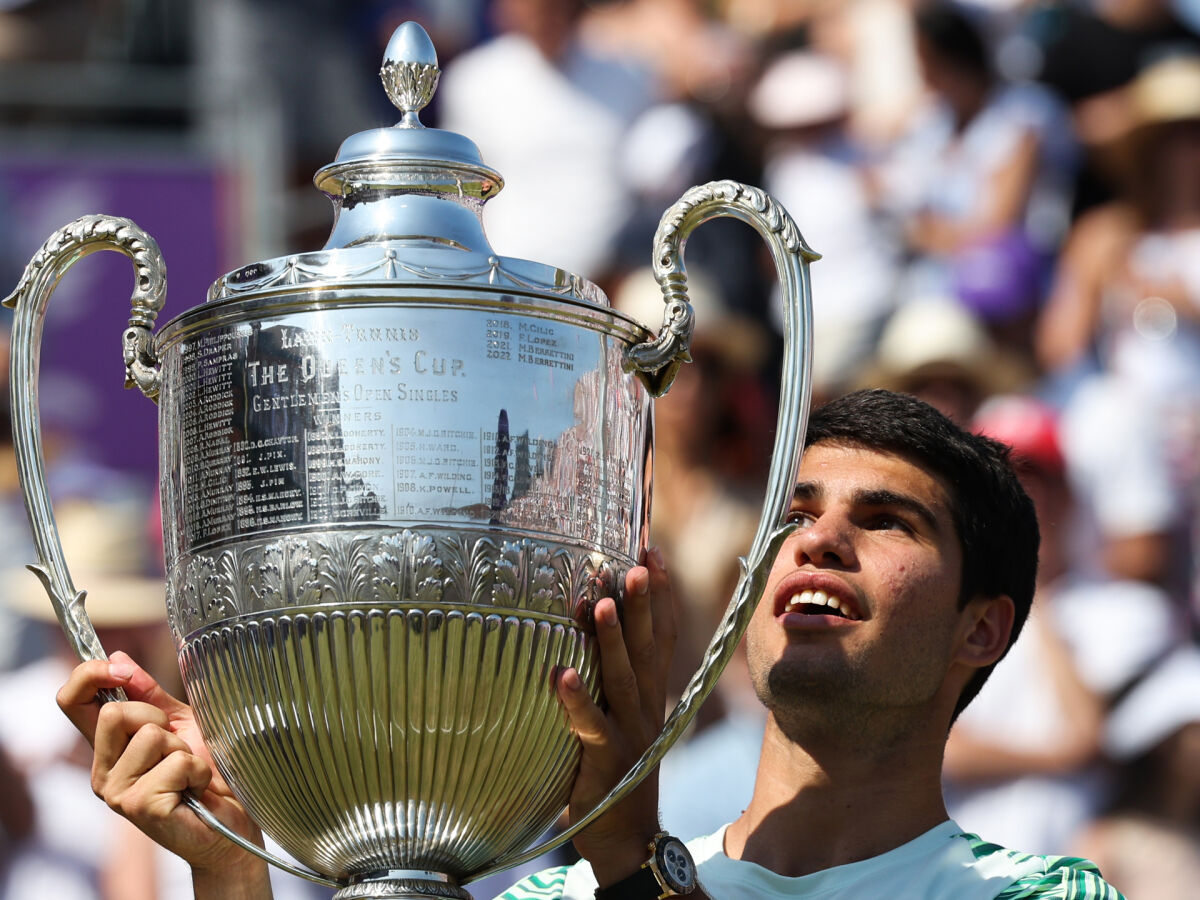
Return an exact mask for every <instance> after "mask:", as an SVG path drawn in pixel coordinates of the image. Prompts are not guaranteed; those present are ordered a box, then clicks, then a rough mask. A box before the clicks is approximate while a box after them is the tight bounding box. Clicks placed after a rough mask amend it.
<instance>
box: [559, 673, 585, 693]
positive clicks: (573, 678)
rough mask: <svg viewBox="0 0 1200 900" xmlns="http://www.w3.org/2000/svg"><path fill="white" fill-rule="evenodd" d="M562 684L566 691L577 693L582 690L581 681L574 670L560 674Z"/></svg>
mask: <svg viewBox="0 0 1200 900" xmlns="http://www.w3.org/2000/svg"><path fill="white" fill-rule="evenodd" d="M562 683H563V687H565V688H566V689H567V690H568V691H578V690H582V689H583V680H582V679H581V678H580V677H579V673H578V672H576V671H575V670H574V669H567V670H566V671H565V672H563V674H562Z"/></svg>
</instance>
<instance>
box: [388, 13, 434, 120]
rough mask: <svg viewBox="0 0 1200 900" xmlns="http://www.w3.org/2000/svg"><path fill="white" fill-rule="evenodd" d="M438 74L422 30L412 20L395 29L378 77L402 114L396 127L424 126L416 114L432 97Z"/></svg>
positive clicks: (431, 49)
mask: <svg viewBox="0 0 1200 900" xmlns="http://www.w3.org/2000/svg"><path fill="white" fill-rule="evenodd" d="M441 74H442V70H441V69H440V68H438V60H437V51H436V50H435V49H434V47H433V41H431V40H430V39H429V35H428V33H426V31H425V29H424V28H422V27H421V26H420V25H418V24H417V23H416V22H405V23H403V24H402V25H401V26H400V27H399V28H397V29H396V30H395V32H394V33H393V34H392V39H391V40H390V41H388V45H387V50H385V51H384V54H383V67H382V68H381V69H380V70H379V77H380V78H381V79H383V87H384V90H386V91H387V95H388V99H389V100H391V101H392V105H393V106H395V107H396V108H397V109H399V110H400V112H401V113H403V114H404V115H403V118H401V120H400V121H399V122H398V123H397V125H398V127H400V128H424V127H425V126H424V125H422V124H421V119H420V116H419V115H418V114H419V113H420V111H421V110H422V109H424V108H425V107H426V106H427V105H428V104H429V101H430V100H432V99H433V92H434V91H435V90H436V89H437V83H438V78H439V77H440V76H441Z"/></svg>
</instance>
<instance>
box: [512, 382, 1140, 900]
mask: <svg viewBox="0 0 1200 900" xmlns="http://www.w3.org/2000/svg"><path fill="white" fill-rule="evenodd" d="M807 442H808V446H807V450H806V451H805V455H804V461H803V465H802V466H801V469H800V477H799V480H798V482H797V485H796V491H795V499H794V502H793V505H792V512H791V515H790V519H791V521H793V522H795V523H796V525H797V526H798V528H797V530H796V531H795V533H794V534H792V535H791V537H790V538H789V539H788V541H787V543H786V544H785V545H784V547H783V550H782V551H781V552H780V554H779V556H778V558H777V559H776V562H775V566H774V568H773V570H772V573H771V577H770V580H769V582H768V586H767V590H766V593H765V594H764V596H763V598H762V601H761V602H760V604H759V607H758V610H757V611H756V613H755V615H754V618H753V620H752V622H751V624H750V629H749V631H748V634H747V656H748V661H749V665H750V674H751V678H752V680H753V682H754V687H755V691H756V692H757V694H758V697H759V699H760V700H761V701H762V703H763V704H764V705H765V706H766V708H767V714H768V715H767V726H766V733H765V736H764V740H763V748H762V755H761V757H760V760H759V764H758V772H757V778H756V782H755V787H754V792H753V795H752V797H751V799H750V804H749V806H748V807H747V808H746V810H745V812H743V813H742V815H741V816H739V817H738V818H737V819H735V820H734V821H733V822H732V823H731V824H729V825H728V826H726V827H725V828H723V829H721V830H720V831H718V832H717V833H716V834H714V835H712V836H710V837H706V838H700V839H698V840H695V841H692V842H691V845H690V848H691V852H692V854H693V856H694V858H695V861H696V863H697V866H698V874H699V881H700V884H701V886H702V888H703V889H704V891H705V892H706V893H707V894H708V895H709V896H710V897H713V898H717V900H724V898H746V900H749V898H785V897H786V898H809V897H811V898H822V900H825V898H830V900H831V898H863V897H888V898H912V900H970V898H979V900H984V898H987V900H1018V898H1063V900H1068V898H1072V900H1085V898H1086V900H1092V898H1106V900H1115V898H1118V897H1119V896H1120V895H1119V894H1118V892H1117V891H1116V890H1115V889H1114V888H1112V887H1111V886H1109V885H1108V884H1106V883H1105V882H1104V881H1103V880H1102V879H1101V878H1100V876H1099V873H1098V872H1097V871H1096V869H1095V867H1093V866H1092V865H1091V864H1090V863H1087V862H1085V861H1082V860H1076V859H1070V858H1056V857H1043V856H1033V855H1029V854H1025V853H1019V852H1015V851H1011V850H1005V849H1003V848H1000V847H997V846H995V845H992V844H988V843H986V842H984V841H983V840H981V839H979V838H978V837H976V836H974V835H970V834H964V833H963V832H962V830H961V829H960V828H959V827H958V826H957V825H955V823H954V822H952V821H950V820H949V818H948V816H947V814H946V808H945V805H944V803H943V801H942V792H941V764H942V753H943V749H944V747H945V743H946V736H947V733H948V731H949V730H950V725H951V722H952V721H953V720H954V718H955V717H956V716H957V714H958V712H959V711H960V710H961V709H962V708H963V707H964V706H965V705H966V704H967V703H968V702H969V701H970V699H971V698H972V697H974V695H975V694H976V693H977V692H978V690H979V688H980V687H981V686H982V683H983V681H984V679H985V678H986V677H987V674H988V672H990V670H991V667H992V666H993V665H995V663H996V662H997V661H998V660H999V659H1000V657H1002V656H1003V655H1004V653H1005V652H1006V651H1007V649H1008V647H1009V646H1010V645H1011V643H1012V641H1013V640H1015V638H1016V636H1017V633H1018V632H1019V631H1020V628H1021V626H1022V624H1023V623H1024V621H1025V618H1026V616H1027V615H1028V613H1029V607H1030V603H1031V601H1032V598H1033V591H1034V584H1035V577H1036V570H1037V551H1038V529H1037V519H1036V516H1035V514H1034V510H1033V505H1032V503H1031V502H1030V500H1029V498H1028V497H1027V496H1026V495H1025V492H1024V491H1023V490H1022V489H1021V487H1020V485H1019V483H1018V481H1017V479H1016V477H1015V475H1014V474H1013V472H1012V469H1011V468H1010V467H1009V463H1008V454H1007V452H1006V450H1005V448H1004V447H1003V446H1002V445H1000V444H997V443H996V442H994V441H991V440H988V439H986V438H982V437H978V436H975V435H970V434H966V433H964V432H963V431H961V430H960V429H958V428H957V427H956V426H955V425H953V424H952V423H951V422H950V421H949V420H948V419H946V418H945V417H943V416H942V415H941V414H940V413H938V412H936V411H935V410H933V409H932V407H929V406H927V405H926V404H924V403H921V402H920V401H918V400H915V399H913V398H911V397H908V396H905V395H898V394H892V393H889V392H885V391H867V392H860V393H857V394H851V395H849V396H847V397H844V398H842V399H840V400H835V401H833V402H832V403H830V404H828V405H826V406H825V407H823V408H821V409H819V410H817V411H816V412H815V413H814V414H813V416H812V420H811V422H810V424H809V428H808V435H807ZM696 788H697V790H703V789H704V786H703V785H697V786H696ZM595 889H596V882H595V880H594V879H593V878H591V877H590V873H589V872H588V871H587V866H586V864H582V863H581V864H580V865H578V866H576V867H573V868H571V869H565V868H564V869H557V870H550V871H547V872H543V873H540V874H539V875H536V876H533V877H531V878H529V879H526V880H525V881H523V882H521V883H520V884H518V885H516V886H515V887H514V888H512V889H511V890H510V891H508V892H507V893H506V894H504V895H503V896H504V898H506V900H524V898H535V897H537V898H542V897H555V898H557V897H563V898H571V900H584V898H591V897H593V895H594V896H596V897H601V898H604V900H607V898H608V897H610V896H625V897H628V898H629V900H637V897H639V896H644V895H640V894H632V893H626V894H613V893H611V892H610V891H606V890H602V891H600V892H598V893H595V894H594V892H595Z"/></svg>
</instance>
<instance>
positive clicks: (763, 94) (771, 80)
mask: <svg viewBox="0 0 1200 900" xmlns="http://www.w3.org/2000/svg"><path fill="white" fill-rule="evenodd" d="M749 109H750V115H751V116H752V117H753V118H754V120H755V121H756V122H758V124H759V125H762V126H765V127H767V128H804V127H806V126H810V125H820V124H823V123H825V122H832V121H834V120H835V119H840V118H841V117H842V116H844V115H846V114H847V112H849V110H850V77H849V75H847V73H846V68H845V66H843V65H842V64H841V63H840V62H838V61H837V60H836V59H834V58H832V57H829V56H825V55H823V54H820V53H811V52H807V51H800V50H797V51H793V52H791V53H785V54H783V55H781V56H780V57H779V58H778V59H776V60H775V61H774V62H772V63H771V64H770V65H769V66H767V69H766V71H765V72H763V74H762V76H761V77H760V78H759V79H758V83H757V84H755V85H754V88H753V89H752V90H751V92H750V97H749Z"/></svg>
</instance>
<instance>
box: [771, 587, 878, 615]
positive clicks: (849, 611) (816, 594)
mask: <svg viewBox="0 0 1200 900" xmlns="http://www.w3.org/2000/svg"><path fill="white" fill-rule="evenodd" d="M783 611H784V612H785V613H800V614H802V615H806V616H837V617H838V618H841V619H850V620H851V621H858V620H859V619H861V618H862V617H861V616H860V615H859V614H858V613H857V611H855V609H854V607H852V606H851V605H850V604H849V603H846V602H844V601H842V600H839V599H838V598H837V597H835V596H833V595H831V594H827V593H825V592H824V591H819V590H818V591H800V592H799V593H796V594H793V595H792V599H791V600H789V601H788V602H787V604H786V605H785V606H784V608H783Z"/></svg>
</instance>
